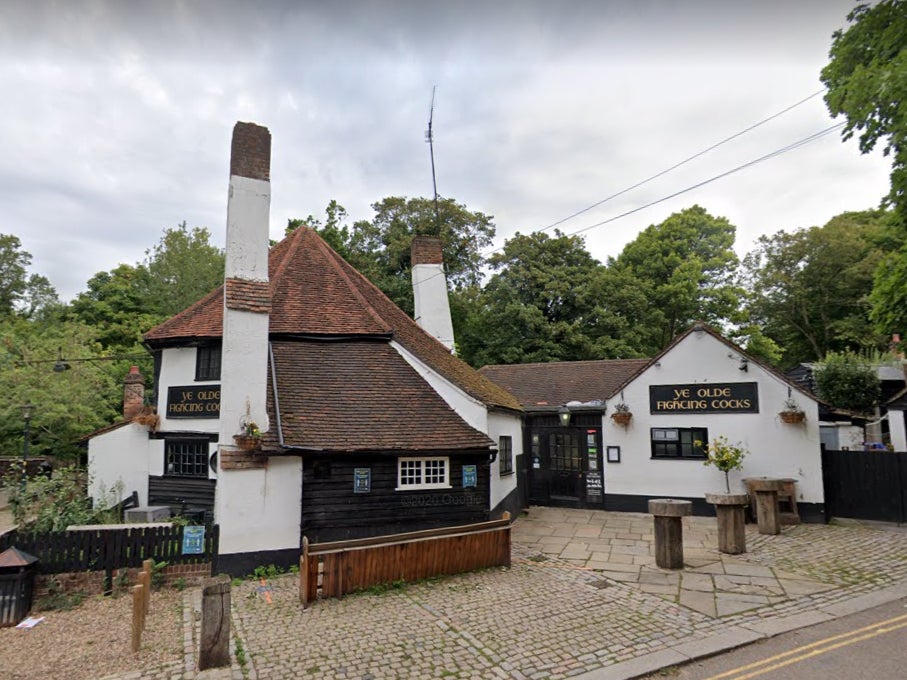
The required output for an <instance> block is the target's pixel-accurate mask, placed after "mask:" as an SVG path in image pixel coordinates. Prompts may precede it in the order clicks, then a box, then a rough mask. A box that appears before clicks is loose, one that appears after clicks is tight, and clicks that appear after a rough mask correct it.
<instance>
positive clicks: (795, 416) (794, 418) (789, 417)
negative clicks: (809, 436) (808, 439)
mask: <svg viewBox="0 0 907 680" xmlns="http://www.w3.org/2000/svg"><path fill="white" fill-rule="evenodd" d="M778 416H779V417H780V418H781V420H782V421H783V422H785V423H802V422H803V421H804V420H806V414H805V413H803V411H781V413H779V414H778Z"/></svg>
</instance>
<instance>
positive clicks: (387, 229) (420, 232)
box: [287, 196, 495, 316]
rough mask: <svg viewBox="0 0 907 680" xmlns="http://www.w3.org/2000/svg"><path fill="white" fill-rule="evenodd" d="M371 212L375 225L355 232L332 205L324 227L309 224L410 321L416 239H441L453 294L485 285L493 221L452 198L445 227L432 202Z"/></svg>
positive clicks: (445, 201)
mask: <svg viewBox="0 0 907 680" xmlns="http://www.w3.org/2000/svg"><path fill="white" fill-rule="evenodd" d="M372 209H373V210H374V211H375V216H374V217H373V218H372V220H371V221H368V220H360V221H358V222H356V223H354V224H353V225H352V226H351V227H350V226H346V225H344V224H343V221H344V220H345V219H346V211H345V210H344V209H343V207H342V206H340V205H338V204H337V202H336V201H331V203H330V204H329V205H328V207H327V211H326V212H327V221H326V222H325V223H324V224H323V225H322V224H321V222H320V221H318V220H316V219H314V218H313V217H312V216H309V218H307V220H305V222H307V223H308V224H310V225H311V226H312V227H313V228H314V229H315V230H316V231H317V232H318V233H319V234H321V235H322V236H323V237H324V239H325V240H326V241H327V242H328V243H329V244H330V245H331V247H332V248H334V250H336V251H337V252H338V253H339V254H340V255H341V256H342V257H344V258H345V259H346V260H347V261H348V262H349V263H350V264H351V265H353V266H354V267H355V268H356V269H358V270H359V271H360V272H362V273H363V274H364V275H365V276H366V277H368V279H369V280H370V281H371V282H372V283H374V284H375V285H376V286H378V288H380V289H381V290H382V291H383V292H384V293H385V295H387V296H388V297H389V298H390V299H391V300H393V301H394V302H395V303H396V304H397V305H398V306H399V307H400V308H401V309H403V311H405V312H406V313H407V314H409V315H410V316H412V314H413V292H412V279H411V273H410V270H411V269H412V262H411V259H410V246H411V245H412V240H413V237H414V236H440V237H441V241H442V248H443V252H444V266H445V270H446V273H447V282H448V285H449V286H450V287H451V288H452V289H453V290H459V289H462V288H465V287H469V286H474V285H478V283H479V282H480V281H481V278H482V266H483V264H484V259H483V258H482V255H481V251H482V249H483V248H487V247H488V246H490V245H491V239H492V238H493V237H494V232H495V229H494V223H493V222H492V218H491V217H490V216H488V215H484V214H482V213H480V212H470V211H469V210H467V209H466V206H464V205H461V204H459V203H457V202H456V201H454V200H453V199H450V198H439V199H438V209H439V213H440V222H439V221H438V220H436V218H435V204H434V201H433V200H432V199H429V198H404V197H399V196H391V197H388V198H385V199H383V200H381V201H379V202H377V203H374V204H372ZM300 222H301V221H300V220H290V223H289V225H288V227H287V230H288V231H292V229H293V228H295V227H296V226H298V224H300ZM439 225H440V226H439Z"/></svg>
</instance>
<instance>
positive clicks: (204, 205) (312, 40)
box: [0, 0, 890, 300]
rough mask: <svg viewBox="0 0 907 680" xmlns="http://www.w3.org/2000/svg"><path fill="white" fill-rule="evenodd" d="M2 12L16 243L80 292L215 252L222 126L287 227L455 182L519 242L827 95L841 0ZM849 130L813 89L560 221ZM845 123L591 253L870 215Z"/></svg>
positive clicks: (451, 189)
mask: <svg viewBox="0 0 907 680" xmlns="http://www.w3.org/2000/svg"><path fill="white" fill-rule="evenodd" d="M138 5H139V3H134V2H100V1H97V2H85V1H79V0H60V1H58V2H42V1H41V0H22V1H18V0H0V233H12V234H15V235H16V236H18V237H19V238H20V239H21V241H22V246H23V248H24V249H25V250H27V251H28V252H30V253H31V254H32V255H33V257H34V261H33V265H32V268H31V271H32V272H33V273H39V274H44V275H45V276H47V277H48V278H49V279H50V280H51V283H52V284H53V285H54V286H55V287H56V288H57V290H58V292H59V293H60V296H61V298H62V299H64V300H68V299H70V298H71V297H72V296H74V295H75V294H77V293H78V292H80V291H82V290H85V288H86V285H85V284H86V281H87V280H88V279H89V278H90V277H91V276H92V275H93V274H95V273H97V272H99V271H106V270H109V269H112V268H114V267H115V266H116V265H117V264H119V263H127V264H135V263H137V262H139V261H140V260H142V259H143V257H144V252H145V250H146V249H148V248H150V247H151V246H153V245H154V244H155V243H157V242H158V240H159V239H160V237H161V234H162V232H163V230H164V229H165V228H167V227H173V226H176V225H177V224H179V223H180V222H182V221H183V220H185V221H187V222H188V224H189V226H193V227H194V226H204V227H207V228H208V229H210V231H211V232H212V235H213V239H212V240H213V242H214V243H215V244H216V245H218V246H220V247H223V244H224V225H225V223H226V199H227V184H228V179H229V178H228V170H229V151H230V135H231V131H232V128H233V125H234V123H235V122H236V121H237V120H243V121H251V122H255V123H258V124H261V125H265V126H267V127H268V128H269V129H270V130H271V134H272V144H273V148H272V170H271V188H272V205H271V236H272V238H280V237H281V235H282V233H283V229H284V227H285V225H286V222H287V219H288V218H293V217H305V216H306V215H309V214H315V215H316V216H322V215H323V213H324V208H325V206H326V205H327V203H328V202H329V201H330V200H331V199H336V200H337V201H338V202H339V203H340V204H341V205H343V206H345V207H346V208H347V210H348V212H349V214H350V218H351V220H356V219H369V218H371V216H372V211H371V210H370V207H369V206H370V204H372V203H374V202H376V201H378V200H380V199H381V198H383V197H385V196H392V195H403V196H429V195H431V191H432V184H431V167H430V162H429V149H428V145H427V144H426V143H425V138H424V134H425V129H426V127H427V121H428V114H429V103H430V100H431V93H432V87H433V86H437V95H436V99H435V112H434V131H435V162H436V167H437V176H438V191H439V193H440V194H441V195H442V196H448V197H452V198H455V199H456V200H457V201H459V202H461V203H464V204H466V206H467V207H469V208H470V209H471V210H479V211H482V212H485V213H487V214H490V215H493V216H494V221H495V224H496V225H497V232H498V238H497V241H496V245H498V246H500V245H501V244H502V243H503V241H504V239H505V238H508V237H510V236H512V235H513V234H514V233H516V232H517V231H520V232H522V233H526V232H530V231H534V230H536V229H539V228H542V227H546V226H548V225H550V224H552V223H553V222H556V221H558V220H560V219H562V218H564V217H566V216H568V215H570V214H572V213H574V212H576V211H578V210H581V209H583V208H586V207H587V206H590V205H592V204H593V203H596V202H598V201H601V200H602V199H604V198H606V197H608V196H610V195H612V194H614V193H616V192H618V191H621V190H623V189H626V188H627V187H629V186H631V185H633V184H635V183H637V182H639V181H640V180H643V179H645V178H647V177H649V176H651V175H653V174H655V173H658V172H660V171H662V170H664V169H666V168H668V167H670V166H672V165H674V164H675V163H677V162H679V161H681V160H683V159H685V158H687V157H689V156H691V155H693V154H695V153H697V152H699V151H702V150H703V149H705V148H707V147H709V146H711V145H712V144H714V143H716V142H718V141H720V140H722V139H724V138H726V137H728V136H730V135H733V134H735V133H738V132H740V131H742V130H744V129H745V128H747V127H749V126H750V125H752V124H754V123H757V122H759V121H761V120H763V119H765V118H767V117H768V116H771V115H772V114H775V113H777V112H779V111H781V110H782V109H784V108H786V107H788V106H790V105H791V104H794V103H795V102H798V101H800V100H802V99H804V98H806V97H808V96H809V95H811V94H813V93H815V92H817V91H818V90H820V89H821V83H820V82H819V71H820V69H821V68H822V66H823V65H824V64H825V63H826V61H827V56H828V49H829V46H830V44H831V34H832V32H833V31H834V30H835V29H836V28H840V27H842V26H844V25H845V24H846V15H847V13H848V11H849V10H850V9H851V8H852V7H853V6H854V3H853V2H851V1H850V0H787V1H784V2H782V1H780V0H762V1H760V2H744V1H743V0H723V1H719V0H676V1H671V0H633V1H627V0H621V1H611V0H600V1H597V2H595V1H589V2H585V1H562V2H554V1H552V0H548V1H543V2H535V1H529V0H521V1H514V2H495V1H494V0H484V1H482V2H476V1H471V0H460V1H458V2H429V1H427V0H419V1H413V2H403V1H398V2H390V1H385V2H381V1H375V2H366V1H365V0H360V1H357V2H342V1H335V2H314V1H312V2H266V1H262V2H248V1H246V2H231V1H227V0H223V1H218V2H189V1H185V2H166V1H161V0H156V1H155V2H149V3H142V6H141V7H138ZM835 122H838V121H833V120H832V119H831V118H830V117H829V115H828V114H827V112H826V109H825V105H824V103H823V101H822V99H821V96H817V97H813V98H812V99H810V100H809V101H808V102H806V103H804V104H802V105H800V106H798V107H796V108H794V109H793V110H792V111H790V112H789V113H786V114H784V115H783V116H780V117H779V118H777V119H776V120H774V121H772V122H771V123H769V124H766V125H764V126H762V127H760V128H758V129H757V130H754V131H752V132H750V133H748V134H746V135H743V136H742V137H740V138H738V139H736V140H734V141H733V142H731V143H728V144H726V145H724V146H722V147H721V148H720V149H718V150H716V151H713V152H711V153H709V154H707V155H706V156H704V157H702V158H700V159H697V160H696V161H694V162H691V163H689V164H687V165H685V166H683V167H682V168H680V169H677V170H675V171H673V172H671V173H668V174H666V175H665V176H664V177H661V178H659V179H658V180H656V181H653V182H651V183H649V184H646V185H645V186H644V187H640V188H638V189H636V190H633V191H631V192H628V193H626V194H624V195H622V196H620V197H619V198H616V199H614V200H611V201H608V202H605V203H603V204H602V205H600V206H598V207H597V208H595V209H593V210H590V211H588V212H586V213H584V214H583V215H581V216H579V217H576V218H574V219H572V220H570V221H568V222H565V223H563V224H562V225H560V228H561V229H562V230H564V231H566V232H567V233H572V232H574V231H577V230H580V229H585V228H587V227H589V226H590V225H593V224H596V223H599V222H602V221H605V220H610V219H612V218H614V217H615V216H617V215H620V214H622V213H624V212H627V211H630V210H634V209H637V208H640V207H641V206H644V205H646V204H648V203H650V202H652V201H655V200H658V199H661V198H664V197H666V196H668V195H671V194H673V193H675V192H677V191H680V190H682V189H685V188H687V187H690V186H693V185H695V184H698V183H699V182H702V181H703V180H706V179H708V178H711V177H713V176H715V175H719V174H721V173H724V172H726V171H728V170H731V169H732V168H734V167H736V166H739V165H741V164H743V163H746V162H749V161H751V160H753V159H755V158H758V157H760V156H763V155H765V154H767V153H770V152H772V151H775V150H776V149H780V148H782V147H785V146H787V145H789V144H791V143H793V142H796V141H798V140H801V139H803V138H805V137H808V136H809V135H812V134H814V133H816V132H818V131H820V130H823V129H825V128H827V127H829V126H831V125H833V124H834V123H835ZM889 167H890V165H889V163H888V161H887V160H886V159H884V158H883V157H882V156H881V154H873V155H872V156H861V155H860V153H859V150H858V148H857V145H856V142H855V141H853V140H851V141H850V142H846V143H844V142H842V141H841V139H840V134H839V132H835V133H833V134H830V135H826V136H825V137H823V138H821V139H819V140H817V141H815V142H812V143H811V144H808V145H806V146H804V147H802V148H799V149H797V150H794V151H791V152H789V153H786V154H784V155H781V156H779V157H777V158H775V159H772V160H769V161H766V162H764V163H760V164H758V165H756V166H754V167H752V168H749V169H746V170H743V171H741V172H738V173H736V174H734V175H732V176H730V177H728V178H725V179H721V180H718V181H716V182H713V183H711V184H709V185H707V186H705V187H702V188H699V189H696V190H693V191H690V192H688V193H685V194H683V195H681V196H678V197H676V198H673V199H670V200H667V201H664V202H661V203H659V204H657V205H654V206H652V207H649V208H645V209H642V210H639V211H638V212H635V213H634V214H632V215H630V216H627V217H623V218H620V219H616V220H614V221H611V222H609V223H608V224H605V225H603V226H600V227H596V228H593V229H590V230H588V231H586V232H585V237H586V243H587V246H588V248H589V250H590V251H591V252H592V253H593V255H595V256H596V257H597V258H599V259H601V260H604V259H605V258H606V257H608V256H609V255H610V256H614V255H617V254H618V253H619V252H620V250H621V248H622V247H623V246H624V244H626V243H627V242H628V241H630V240H632V239H633V238H634V237H635V236H636V234H638V233H639V231H640V230H641V229H644V228H645V227H646V226H648V225H650V224H656V223H659V222H661V221H662V220H664V219H665V218H666V217H667V216H668V215H669V214H671V213H672V212H676V211H678V210H681V209H683V208H685V207H688V206H690V205H693V204H694V203H698V204H699V205H702V206H704V207H705V208H706V209H707V210H708V211H709V212H710V213H712V214H713V215H721V216H724V217H727V218H728V219H729V220H730V221H731V222H732V223H733V224H735V225H736V226H737V251H738V253H740V254H741V255H742V254H744V253H745V252H746V251H748V250H749V249H751V247H752V245H753V242H754V240H755V239H756V238H758V236H759V235H760V234H771V233H774V232H776V231H778V230H780V229H785V230H793V229H797V228H802V227H809V226H813V225H818V224H824V223H825V222H826V221H827V220H828V219H829V218H831V217H832V216H834V215H836V214H838V213H840V212H843V211H845V210H863V209H866V208H870V207H875V206H877V205H878V202H879V200H880V198H881V197H882V196H883V195H884V194H885V193H886V191H887V186H888V171H889Z"/></svg>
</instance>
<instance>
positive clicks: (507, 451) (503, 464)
mask: <svg viewBox="0 0 907 680" xmlns="http://www.w3.org/2000/svg"><path fill="white" fill-rule="evenodd" d="M498 466H499V467H498V470H499V474H501V475H512V474H513V437H510V436H508V435H501V436H500V437H498Z"/></svg>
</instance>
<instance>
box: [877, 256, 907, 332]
mask: <svg viewBox="0 0 907 680" xmlns="http://www.w3.org/2000/svg"><path fill="white" fill-rule="evenodd" d="M869 300H870V302H871V304H872V309H871V311H870V318H871V319H872V320H873V321H874V322H875V325H876V330H878V331H880V332H881V333H882V334H883V335H884V336H885V337H889V336H890V335H891V334H892V333H903V332H904V331H905V330H907V246H902V247H901V248H900V250H898V251H896V252H893V253H889V254H888V255H886V256H885V258H884V259H883V260H882V261H881V262H880V263H879V266H878V267H877V268H876V272H875V278H874V280H873V288H872V293H871V294H870V296H869Z"/></svg>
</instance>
